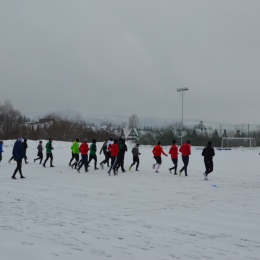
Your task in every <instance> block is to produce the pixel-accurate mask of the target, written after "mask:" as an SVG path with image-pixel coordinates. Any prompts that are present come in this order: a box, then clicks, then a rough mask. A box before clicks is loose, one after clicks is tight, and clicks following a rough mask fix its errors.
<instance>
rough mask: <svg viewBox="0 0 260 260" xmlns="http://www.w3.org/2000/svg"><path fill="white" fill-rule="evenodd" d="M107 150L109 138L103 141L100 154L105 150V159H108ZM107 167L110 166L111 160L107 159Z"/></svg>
mask: <svg viewBox="0 0 260 260" xmlns="http://www.w3.org/2000/svg"><path fill="white" fill-rule="evenodd" d="M106 151H107V140H106V141H105V142H104V143H103V145H102V147H101V149H100V151H99V154H101V153H102V152H103V154H104V155H105V160H106ZM107 167H110V165H109V160H108V161H107Z"/></svg>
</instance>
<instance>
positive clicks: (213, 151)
mask: <svg viewBox="0 0 260 260" xmlns="http://www.w3.org/2000/svg"><path fill="white" fill-rule="evenodd" d="M211 148H212V156H215V150H214V148H213V147H211Z"/></svg>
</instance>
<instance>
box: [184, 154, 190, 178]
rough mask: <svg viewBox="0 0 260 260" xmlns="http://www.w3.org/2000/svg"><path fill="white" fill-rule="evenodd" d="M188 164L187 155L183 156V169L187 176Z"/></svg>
mask: <svg viewBox="0 0 260 260" xmlns="http://www.w3.org/2000/svg"><path fill="white" fill-rule="evenodd" d="M188 164H189V156H185V160H184V166H185V168H184V170H185V176H188Z"/></svg>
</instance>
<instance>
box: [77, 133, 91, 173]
mask: <svg viewBox="0 0 260 260" xmlns="http://www.w3.org/2000/svg"><path fill="white" fill-rule="evenodd" d="M79 151H80V153H81V162H80V164H79V167H78V169H77V171H78V172H80V169H81V167H82V166H83V165H84V166H85V172H88V151H89V148H88V144H87V138H84V140H83V143H82V144H81V145H80V147H79Z"/></svg>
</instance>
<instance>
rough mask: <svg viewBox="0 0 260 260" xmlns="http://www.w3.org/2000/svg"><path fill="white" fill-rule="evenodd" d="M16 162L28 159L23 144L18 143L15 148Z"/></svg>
mask: <svg viewBox="0 0 260 260" xmlns="http://www.w3.org/2000/svg"><path fill="white" fill-rule="evenodd" d="M13 157H14V160H16V161H17V160H22V159H23V158H26V155H25V151H24V148H23V145H22V143H21V142H18V141H16V142H15V144H14V148H13Z"/></svg>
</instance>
